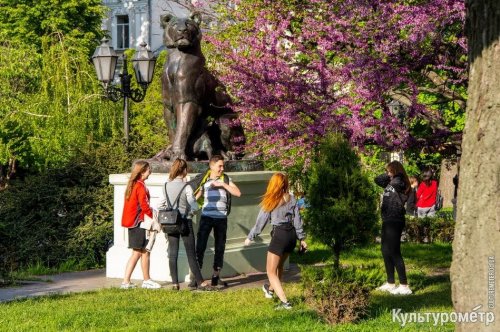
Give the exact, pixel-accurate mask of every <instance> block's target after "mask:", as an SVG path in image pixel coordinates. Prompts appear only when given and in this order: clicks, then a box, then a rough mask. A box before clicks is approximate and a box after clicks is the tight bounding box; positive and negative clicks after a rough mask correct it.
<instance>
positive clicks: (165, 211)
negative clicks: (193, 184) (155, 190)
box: [158, 183, 187, 235]
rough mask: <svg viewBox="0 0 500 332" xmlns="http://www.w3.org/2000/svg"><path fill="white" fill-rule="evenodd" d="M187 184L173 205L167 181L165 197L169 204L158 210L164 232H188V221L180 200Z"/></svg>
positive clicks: (171, 233) (177, 233) (176, 233)
mask: <svg viewBox="0 0 500 332" xmlns="http://www.w3.org/2000/svg"><path fill="white" fill-rule="evenodd" d="M186 186H187V184H185V185H184V187H182V189H181V191H180V192H179V195H177V198H176V199H175V201H174V205H172V204H171V203H170V199H169V198H168V194H167V183H165V197H166V199H167V204H168V206H166V207H163V208H160V209H159V210H158V222H159V223H160V225H161V227H162V230H163V232H164V233H166V234H168V235H179V234H185V233H186V229H187V221H186V219H185V218H184V217H183V216H182V214H181V212H180V211H179V200H180V198H181V195H182V193H183V191H184V189H185V188H186ZM174 206H175V207H174Z"/></svg>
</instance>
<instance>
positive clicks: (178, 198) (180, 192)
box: [164, 182, 188, 209]
mask: <svg viewBox="0 0 500 332" xmlns="http://www.w3.org/2000/svg"><path fill="white" fill-rule="evenodd" d="M167 184H168V182H165V188H164V190H165V198H166V199H167V204H168V208H169V209H173V205H172V203H170V199H169V198H168V193H167ZM187 186H188V184H187V183H186V184H184V186H183V187H182V189H181V191H179V194H178V195H177V198H176V199H175V200H174V204H176V205H177V208H178V207H179V201H180V199H181V194H182V192H183V191H184V189H186V187H187Z"/></svg>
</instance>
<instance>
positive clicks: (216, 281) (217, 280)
mask: <svg viewBox="0 0 500 332" xmlns="http://www.w3.org/2000/svg"><path fill="white" fill-rule="evenodd" d="M218 284H219V276H216V275H213V276H212V286H214V287H215V286H217V285H218Z"/></svg>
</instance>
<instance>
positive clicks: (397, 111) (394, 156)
mask: <svg viewBox="0 0 500 332" xmlns="http://www.w3.org/2000/svg"><path fill="white" fill-rule="evenodd" d="M387 107H388V108H389V112H390V113H391V114H392V115H393V116H395V117H396V118H398V120H399V122H400V123H401V124H404V121H405V119H406V105H404V104H403V103H401V102H400V101H397V100H394V99H393V100H391V101H390V102H389V103H388V104H387ZM393 160H397V161H399V162H400V163H403V160H404V153H403V151H398V152H393V153H391V161H393Z"/></svg>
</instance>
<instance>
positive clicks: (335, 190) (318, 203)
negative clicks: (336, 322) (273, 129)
mask: <svg viewBox="0 0 500 332" xmlns="http://www.w3.org/2000/svg"><path fill="white" fill-rule="evenodd" d="M311 168H312V169H311V172H310V176H309V180H308V183H309V187H308V191H307V199H308V202H309V207H308V209H307V211H306V220H307V223H306V227H307V230H308V231H309V232H310V233H311V234H312V235H313V236H314V238H316V239H317V240H319V241H320V242H322V243H324V244H326V245H327V246H329V247H330V248H331V250H332V252H333V255H334V265H335V267H338V266H339V260H340V252H341V250H343V249H345V248H348V247H349V246H352V245H357V244H364V243H367V242H369V241H370V240H372V239H373V238H374V234H375V228H376V222H377V195H376V194H375V190H374V186H373V181H371V180H370V179H369V178H368V176H367V175H366V173H364V171H363V170H362V168H361V163H360V159H359V157H358V156H357V155H356V153H355V152H354V151H353V150H352V149H351V147H350V146H349V144H348V142H347V141H346V140H345V139H344V138H343V137H342V136H340V135H338V134H337V135H331V136H330V137H327V138H326V139H325V141H324V142H323V143H322V144H321V145H320V147H319V151H318V153H317V157H316V158H315V160H314V161H313V162H312V167H311Z"/></svg>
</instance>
